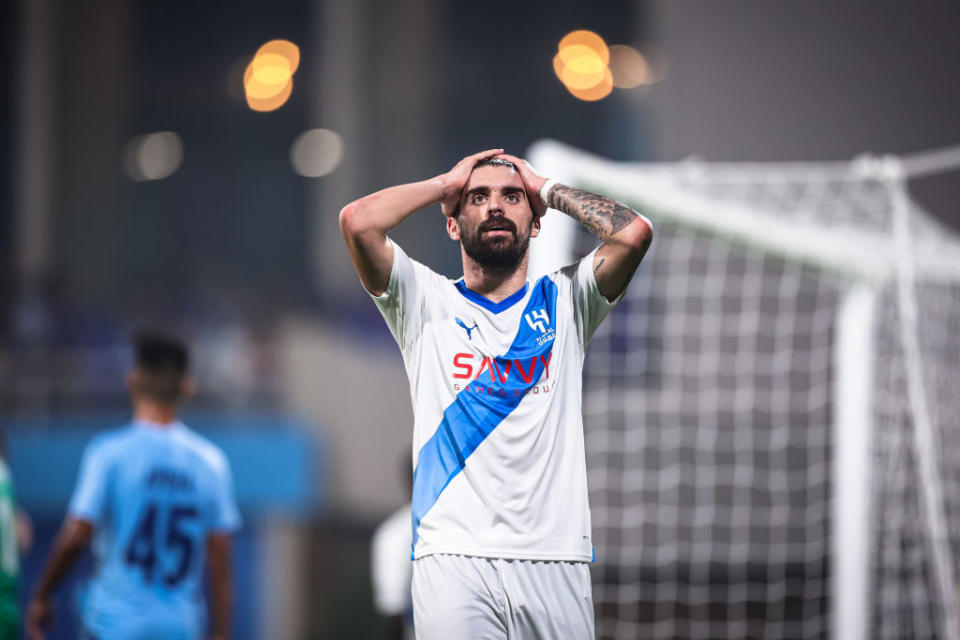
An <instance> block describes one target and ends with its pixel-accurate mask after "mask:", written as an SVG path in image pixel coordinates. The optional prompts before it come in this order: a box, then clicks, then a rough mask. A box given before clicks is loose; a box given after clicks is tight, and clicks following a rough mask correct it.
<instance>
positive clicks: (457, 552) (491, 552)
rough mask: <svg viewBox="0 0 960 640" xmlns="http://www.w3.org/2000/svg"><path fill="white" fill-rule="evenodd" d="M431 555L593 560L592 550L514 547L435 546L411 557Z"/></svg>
mask: <svg viewBox="0 0 960 640" xmlns="http://www.w3.org/2000/svg"><path fill="white" fill-rule="evenodd" d="M433 555H451V556H474V557H478V558H501V559H503V560H546V561H560V562H586V563H591V562H593V561H594V560H593V552H592V551H591V552H590V553H586V554H584V553H571V552H567V551H558V552H555V553H542V552H539V553H531V552H529V551H520V550H515V549H462V548H459V549H452V548H444V547H437V548H431V549H428V550H426V551H414V553H413V559H414V560H419V559H420V558H426V557H427V556H433Z"/></svg>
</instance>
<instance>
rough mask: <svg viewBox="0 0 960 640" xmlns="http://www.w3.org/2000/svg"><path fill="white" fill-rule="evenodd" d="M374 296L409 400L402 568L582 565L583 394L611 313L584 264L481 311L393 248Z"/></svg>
mask: <svg viewBox="0 0 960 640" xmlns="http://www.w3.org/2000/svg"><path fill="white" fill-rule="evenodd" d="M393 249H394V260H393V267H392V270H391V273H390V281H389V284H388V285H387V289H386V291H385V292H384V293H383V294H382V295H381V296H373V299H374V301H375V302H376V304H377V307H378V308H379V309H380V312H381V313H382V314H383V316H384V318H385V319H386V321H387V324H388V325H389V327H390V331H391V332H392V333H393V336H394V338H395V339H396V340H397V343H398V344H399V345H400V349H401V351H402V352H403V360H404V365H405V367H406V371H407V376H408V378H409V380H410V395H411V397H412V401H413V413H414V429H413V454H414V460H413V464H414V480H413V483H414V486H413V507H412V520H413V523H412V524H413V557H414V558H421V557H423V556H427V555H430V554H434V553H449V554H462V555H470V556H484V557H493V558H518V559H527V560H570V561H591V560H592V559H593V545H592V543H591V541H590V508H589V505H588V504H587V470H586V462H585V459H584V445H583V419H582V414H581V386H582V368H583V358H584V352H585V349H586V345H587V342H589V340H590V337H591V336H592V335H593V332H594V331H595V330H596V328H597V326H598V325H599V324H600V322H601V321H602V320H603V318H604V317H605V316H606V315H607V313H608V312H609V311H610V309H611V308H612V307H613V305H614V304H615V303H610V302H608V301H607V300H606V298H604V297H603V295H602V294H601V293H600V291H599V290H598V289H597V283H596V280H595V279H594V275H593V268H592V267H593V253H591V254H590V255H588V256H586V257H585V258H583V259H582V260H580V261H579V262H577V263H574V264H572V265H569V266H567V267H564V268H562V269H560V270H559V271H556V272H554V273H551V274H549V275H546V276H544V277H542V278H540V279H539V280H537V281H536V282H529V281H528V282H527V283H526V285H525V286H524V287H523V288H522V289H521V290H520V291H517V292H516V293H514V294H513V295H511V296H509V297H508V298H506V299H504V300H502V301H501V302H496V303H495V302H491V301H490V300H488V299H486V298H484V297H483V296H481V295H479V294H477V293H474V292H473V291H471V290H469V289H467V287H466V285H465V284H464V282H463V280H462V279H460V280H456V281H453V280H450V279H448V278H445V277H444V276H441V275H440V274H438V273H435V272H434V271H432V270H431V269H429V268H427V267H426V266H424V265H422V264H420V263H418V262H416V261H414V260H411V259H410V258H409V257H408V256H407V255H406V253H404V252H403V250H402V249H401V248H400V247H399V246H397V245H396V244H394V245H393Z"/></svg>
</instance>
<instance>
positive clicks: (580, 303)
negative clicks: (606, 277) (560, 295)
mask: <svg viewBox="0 0 960 640" xmlns="http://www.w3.org/2000/svg"><path fill="white" fill-rule="evenodd" d="M597 249H599V247H597ZM597 249H594V250H593V251H591V252H590V253H588V254H587V255H585V256H584V257H583V258H582V259H580V261H579V262H575V263H573V264H572V265H569V266H568V267H565V268H564V269H562V270H561V271H562V272H564V273H565V275H567V276H568V277H570V279H571V295H572V296H573V308H574V312H575V315H576V320H577V332H578V335H579V338H580V344H581V345H582V346H583V347H586V346H587V343H589V342H590V338H592V337H593V334H594V333H595V332H596V330H597V327H599V326H600V323H601V322H603V319H604V318H606V317H607V314H608V313H610V310H611V309H613V308H614V307H615V306H617V303H618V302H620V300H621V299H623V293H621V294H620V295H619V296H617V299H616V300H614V301H613V302H610V301H609V300H607V298H606V297H605V296H604V295H603V294H602V293H600V288H599V287H598V286H597V279H596V277H595V276H594V273H593V259H594V256H595V255H596V253H597Z"/></svg>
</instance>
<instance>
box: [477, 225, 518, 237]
mask: <svg viewBox="0 0 960 640" xmlns="http://www.w3.org/2000/svg"><path fill="white" fill-rule="evenodd" d="M480 233H482V234H484V235H492V236H501V235H503V236H512V235H514V233H515V231H514V226H513V225H512V224H510V223H509V222H494V223H491V224H487V225H484V227H483V229H481V231H480Z"/></svg>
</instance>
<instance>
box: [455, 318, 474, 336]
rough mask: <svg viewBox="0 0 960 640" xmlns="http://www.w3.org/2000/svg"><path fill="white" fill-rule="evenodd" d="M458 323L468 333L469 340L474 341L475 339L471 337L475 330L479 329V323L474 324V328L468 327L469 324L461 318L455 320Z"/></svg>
mask: <svg viewBox="0 0 960 640" xmlns="http://www.w3.org/2000/svg"><path fill="white" fill-rule="evenodd" d="M454 320H456V321H457V324H458V325H460V326H461V327H463V330H464V331H466V332H467V340H470V341H471V342H472V341H473V337H472V336H471V335H470V334H471V333H473V330H474V329H476V328H477V323H476V322H474V323H473V326H472V327H468V326H467V323H466V322H464V321H463V320H461V319H460V318H454Z"/></svg>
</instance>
